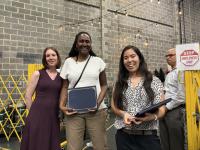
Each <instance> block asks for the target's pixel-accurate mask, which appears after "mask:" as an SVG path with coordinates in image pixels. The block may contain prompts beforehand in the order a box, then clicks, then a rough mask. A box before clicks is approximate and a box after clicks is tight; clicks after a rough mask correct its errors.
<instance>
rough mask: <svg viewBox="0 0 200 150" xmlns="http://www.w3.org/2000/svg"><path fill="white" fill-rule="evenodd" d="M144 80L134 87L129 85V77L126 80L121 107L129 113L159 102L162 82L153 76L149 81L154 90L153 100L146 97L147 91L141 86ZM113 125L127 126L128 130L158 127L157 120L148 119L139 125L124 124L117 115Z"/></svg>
mask: <svg viewBox="0 0 200 150" xmlns="http://www.w3.org/2000/svg"><path fill="white" fill-rule="evenodd" d="M143 83H144V80H141V81H140V82H139V83H138V85H137V86H136V87H135V88H134V87H132V85H131V81H130V79H129V80H128V88H127V90H126V91H124V92H123V95H124V96H123V98H122V100H123V107H124V110H125V111H126V112H128V113H130V114H131V115H133V116H134V115H136V113H137V112H139V111H141V110H143V109H145V108H147V107H149V106H150V105H151V104H152V103H153V104H156V103H158V102H160V100H161V95H162V91H163V84H162V82H161V81H160V80H159V79H158V78H157V77H155V76H153V80H152V83H151V88H152V89H153V91H154V94H155V96H154V97H155V98H154V100H153V101H150V100H149V99H147V93H146V91H145V89H144V87H143ZM114 125H115V127H116V128H117V129H121V128H127V129H130V130H154V129H158V121H148V122H143V123H142V124H139V125H136V124H134V125H129V126H126V125H125V124H124V122H123V118H121V117H119V116H117V117H116V119H115V124H114Z"/></svg>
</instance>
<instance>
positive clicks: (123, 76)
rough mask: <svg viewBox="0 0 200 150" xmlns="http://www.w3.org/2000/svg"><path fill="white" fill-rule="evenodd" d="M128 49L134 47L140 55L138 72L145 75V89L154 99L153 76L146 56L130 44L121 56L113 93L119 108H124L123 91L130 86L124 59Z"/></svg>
mask: <svg viewBox="0 0 200 150" xmlns="http://www.w3.org/2000/svg"><path fill="white" fill-rule="evenodd" d="M128 49H132V50H133V51H134V52H135V53H136V54H137V55H138V57H139V60H140V64H139V68H138V72H139V73H140V74H141V75H142V76H143V77H144V83H143V86H144V89H145V91H146V93H147V96H148V98H149V99H150V100H153V99H154V92H153V90H152V88H151V82H152V79H153V76H152V74H151V72H150V71H148V68H147V64H146V62H145V59H144V56H143V54H142V53H141V52H140V50H139V49H138V48H137V47H135V46H132V45H128V46H126V47H125V48H124V49H123V50H122V53H121V56H120V62H119V72H118V79H117V82H116V84H115V87H114V93H113V99H114V105H115V106H116V107H117V108H119V109H123V103H122V98H123V91H125V90H126V89H127V88H128V83H127V80H128V78H129V72H128V70H127V69H126V68H125V66H124V61H123V56H124V52H125V51H126V50H128Z"/></svg>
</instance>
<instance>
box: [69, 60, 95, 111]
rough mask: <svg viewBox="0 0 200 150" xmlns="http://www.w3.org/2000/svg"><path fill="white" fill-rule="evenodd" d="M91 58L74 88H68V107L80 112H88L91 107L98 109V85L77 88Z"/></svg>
mask: <svg viewBox="0 0 200 150" xmlns="http://www.w3.org/2000/svg"><path fill="white" fill-rule="evenodd" d="M89 60H90V56H89V58H88V60H87V62H86V64H85V66H84V68H83V70H82V72H81V75H80V77H79V78H78V80H77V81H76V83H75V84H74V86H73V88H70V89H68V101H67V105H68V108H69V109H73V110H74V111H77V112H78V113H87V112H89V109H97V91H96V86H85V87H78V88H76V85H77V84H78V82H79V81H80V79H81V77H82V75H83V72H84V70H85V68H86V66H87V64H88V62H89Z"/></svg>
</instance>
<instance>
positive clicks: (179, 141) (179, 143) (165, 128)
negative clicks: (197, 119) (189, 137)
mask: <svg viewBox="0 0 200 150" xmlns="http://www.w3.org/2000/svg"><path fill="white" fill-rule="evenodd" d="M184 117H185V114H184V108H182V107H178V108H175V109H173V110H170V111H168V112H167V114H166V115H165V117H164V118H163V119H161V120H160V122H159V126H160V138H161V147H162V150H184V140H185V137H184V120H185V118H184Z"/></svg>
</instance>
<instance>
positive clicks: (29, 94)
mask: <svg viewBox="0 0 200 150" xmlns="http://www.w3.org/2000/svg"><path fill="white" fill-rule="evenodd" d="M39 77H40V73H39V71H35V72H34V73H33V75H32V76H31V79H30V80H29V82H28V84H27V87H26V93H25V99H26V108H27V109H28V110H30V108H31V105H32V102H33V101H32V96H33V94H34V92H35V88H36V86H37V83H38V80H39Z"/></svg>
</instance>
